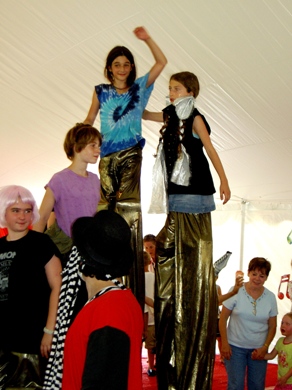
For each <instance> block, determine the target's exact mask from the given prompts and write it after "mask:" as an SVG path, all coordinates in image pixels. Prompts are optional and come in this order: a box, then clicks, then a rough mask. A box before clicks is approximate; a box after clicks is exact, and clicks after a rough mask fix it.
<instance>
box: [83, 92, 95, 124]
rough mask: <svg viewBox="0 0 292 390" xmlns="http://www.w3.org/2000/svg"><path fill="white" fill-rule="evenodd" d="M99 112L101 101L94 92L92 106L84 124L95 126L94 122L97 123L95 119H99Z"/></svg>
mask: <svg viewBox="0 0 292 390" xmlns="http://www.w3.org/2000/svg"><path fill="white" fill-rule="evenodd" d="M98 111H99V100H98V98H97V95H96V92H95V90H94V91H93V95H92V101H91V106H90V108H89V111H88V114H87V117H86V118H85V120H84V121H83V123H84V124H85V125H91V126H93V124H94V122H95V119H96V117H97V114H98Z"/></svg>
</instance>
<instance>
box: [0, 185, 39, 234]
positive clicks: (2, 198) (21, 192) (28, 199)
mask: <svg viewBox="0 0 292 390" xmlns="http://www.w3.org/2000/svg"><path fill="white" fill-rule="evenodd" d="M19 199H21V201H22V202H23V203H28V204H30V205H31V207H32V224H34V223H35V222H37V221H38V220H39V218H40V215H39V211H38V208H37V205H36V201H35V199H34V197H33V196H32V193H31V192H30V191H29V190H27V189H26V188H24V187H21V186H16V185H10V186H5V187H2V188H1V189H0V227H6V218H5V214H6V210H7V209H8V207H10V206H11V205H13V204H14V203H17V202H18V200H19Z"/></svg>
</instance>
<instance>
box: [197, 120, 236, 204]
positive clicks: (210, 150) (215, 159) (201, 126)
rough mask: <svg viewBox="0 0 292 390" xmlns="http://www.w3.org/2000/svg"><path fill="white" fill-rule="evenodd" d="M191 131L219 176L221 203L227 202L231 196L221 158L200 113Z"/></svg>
mask: <svg viewBox="0 0 292 390" xmlns="http://www.w3.org/2000/svg"><path fill="white" fill-rule="evenodd" d="M193 132H194V133H195V134H197V135H198V136H199V137H200V139H201V141H202V143H203V145H204V148H205V150H206V152H207V154H208V156H209V158H210V160H211V162H212V164H213V166H214V168H215V170H216V172H217V174H218V176H219V179H220V182H221V183H220V199H221V200H223V204H225V203H227V202H228V201H229V199H230V197H231V192H230V188H229V185H228V180H227V177H226V174H225V171H224V168H223V165H222V163H221V160H220V158H219V156H218V153H217V152H216V150H215V148H214V146H213V144H212V142H211V138H210V136H209V133H208V131H207V129H206V126H205V123H204V121H203V119H202V117H201V116H200V115H197V116H196V117H195V119H194V122H193Z"/></svg>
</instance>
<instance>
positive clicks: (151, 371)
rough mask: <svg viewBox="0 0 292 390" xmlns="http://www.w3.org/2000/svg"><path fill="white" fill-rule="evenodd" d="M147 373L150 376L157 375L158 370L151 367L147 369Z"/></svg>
mask: <svg viewBox="0 0 292 390" xmlns="http://www.w3.org/2000/svg"><path fill="white" fill-rule="evenodd" d="M147 374H148V376H156V371H155V370H151V369H149V370H147Z"/></svg>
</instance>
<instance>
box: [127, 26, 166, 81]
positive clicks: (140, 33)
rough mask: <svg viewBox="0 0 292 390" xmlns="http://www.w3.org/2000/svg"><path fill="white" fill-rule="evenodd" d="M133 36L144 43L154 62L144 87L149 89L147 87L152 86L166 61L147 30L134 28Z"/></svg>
mask: <svg viewBox="0 0 292 390" xmlns="http://www.w3.org/2000/svg"><path fill="white" fill-rule="evenodd" d="M134 34H135V35H136V37H137V38H138V39H141V40H142V41H144V42H145V43H146V45H147V46H148V47H149V49H150V51H151V53H152V55H153V57H154V60H155V63H154V65H153V66H152V68H151V69H150V74H149V77H148V81H147V85H146V86H147V87H149V85H151V84H153V83H154V81H155V80H156V79H157V77H158V76H159V75H160V73H161V72H162V70H163V68H164V67H165V65H166V64H167V59H166V57H165V55H164V54H163V52H162V50H161V49H160V47H159V46H158V45H157V44H156V43H155V42H154V40H153V39H152V38H151V36H150V35H149V34H148V32H147V30H146V29H145V28H144V27H136V28H135V30H134Z"/></svg>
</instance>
